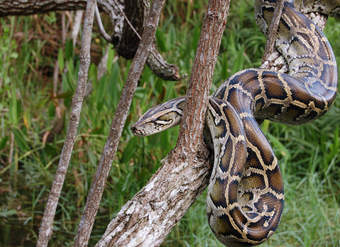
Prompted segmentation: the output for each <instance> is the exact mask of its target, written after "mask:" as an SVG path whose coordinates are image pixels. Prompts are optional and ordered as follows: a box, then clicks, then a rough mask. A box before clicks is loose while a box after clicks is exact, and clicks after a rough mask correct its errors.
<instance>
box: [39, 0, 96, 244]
mask: <svg viewBox="0 0 340 247" xmlns="http://www.w3.org/2000/svg"><path fill="white" fill-rule="evenodd" d="M95 3H96V1H95V0H89V1H88V4H87V7H86V12H85V21H84V30H83V36H82V42H81V43H82V46H81V52H80V66H79V73H78V84H77V89H76V91H75V94H74V96H73V98H72V106H71V113H70V121H69V126H68V131H67V135H66V139H65V143H64V146H63V149H62V152H61V155H60V160H59V164H58V168H57V171H56V175H55V178H54V181H53V184H52V188H51V191H50V194H49V197H48V201H47V203H46V206H45V210H44V216H43V219H42V222H41V225H40V229H39V239H38V242H37V246H47V244H48V241H49V239H50V237H51V236H52V231H53V220H54V216H55V211H56V208H57V205H58V201H59V197H60V193H61V189H62V187H63V184H64V180H65V176H66V172H67V169H68V165H69V162H70V159H71V154H72V150H73V146H74V143H75V141H76V136H77V130H78V125H79V119H80V112H81V108H82V104H83V100H84V96H85V92H86V82H87V75H88V69H89V66H90V61H91V56H90V47H91V34H92V26H93V16H94V10H95Z"/></svg>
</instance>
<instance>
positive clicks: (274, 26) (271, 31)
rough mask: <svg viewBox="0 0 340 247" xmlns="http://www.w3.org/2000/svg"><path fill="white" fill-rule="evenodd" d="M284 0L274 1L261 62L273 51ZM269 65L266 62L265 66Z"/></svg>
mask: <svg viewBox="0 0 340 247" xmlns="http://www.w3.org/2000/svg"><path fill="white" fill-rule="evenodd" d="M284 1H285V0H279V1H277V2H276V7H275V11H274V16H273V19H272V21H271V23H270V26H269V28H268V34H267V42H266V47H265V50H264V54H263V57H262V63H264V62H265V61H267V60H268V58H269V56H270V55H271V54H272V53H273V51H274V45H275V40H276V37H277V30H278V27H279V23H280V19H281V15H282V10H283V6H284ZM269 67H270V64H269V63H268V65H267V68H269Z"/></svg>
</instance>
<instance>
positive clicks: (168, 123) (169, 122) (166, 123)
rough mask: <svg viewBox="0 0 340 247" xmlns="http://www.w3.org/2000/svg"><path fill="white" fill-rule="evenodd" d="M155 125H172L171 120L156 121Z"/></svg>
mask: <svg viewBox="0 0 340 247" xmlns="http://www.w3.org/2000/svg"><path fill="white" fill-rule="evenodd" d="M155 123H156V124H159V125H170V124H171V123H172V119H157V120H156V121H155Z"/></svg>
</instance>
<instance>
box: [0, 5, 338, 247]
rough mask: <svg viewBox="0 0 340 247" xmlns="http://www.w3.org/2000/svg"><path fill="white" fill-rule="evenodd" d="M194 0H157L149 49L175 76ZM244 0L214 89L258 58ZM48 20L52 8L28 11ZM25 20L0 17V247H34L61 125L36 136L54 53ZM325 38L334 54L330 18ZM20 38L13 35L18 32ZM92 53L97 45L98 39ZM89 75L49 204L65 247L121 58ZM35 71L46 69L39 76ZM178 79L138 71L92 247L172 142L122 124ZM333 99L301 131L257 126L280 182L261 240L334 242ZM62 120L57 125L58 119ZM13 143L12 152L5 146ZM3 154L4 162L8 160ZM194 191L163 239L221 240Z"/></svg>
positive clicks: (48, 104)
mask: <svg viewBox="0 0 340 247" xmlns="http://www.w3.org/2000/svg"><path fill="white" fill-rule="evenodd" d="M205 6H206V1H203V0H200V1H192V2H191V1H173V2H170V1H169V2H168V3H167V5H166V7H165V9H164V15H163V16H162V18H161V27H160V28H159V30H158V31H157V41H158V45H159V47H160V50H161V51H162V53H163V54H165V55H166V57H167V58H168V59H169V61H170V62H172V63H176V64H177V65H178V66H179V67H180V70H181V73H182V74H187V75H190V71H191V66H192V63H193V60H194V55H195V48H196V46H197V43H198V39H199V35H200V27H201V21H202V17H203V13H204V10H205ZM252 6H253V1H250V0H247V1H239V2H237V1H234V2H232V8H231V10H230V17H229V19H228V23H227V29H226V32H225V34H224V37H223V40H222V44H221V53H220V56H219V60H218V64H217V66H216V70H215V74H214V85H213V89H212V90H215V89H216V88H217V87H218V86H219V85H220V84H221V83H222V81H223V80H225V79H226V78H228V77H229V76H230V75H232V74H233V73H235V72H237V71H239V70H242V69H245V68H249V67H257V66H258V65H259V64H260V61H261V57H262V53H263V49H264V43H265V38H264V36H263V35H262V34H261V33H260V31H259V29H258V28H257V26H256V24H255V21H254V18H253V12H252V11H253V7H252ZM38 18H39V20H41V21H44V22H48V23H50V25H51V26H53V25H54V26H55V27H57V25H56V22H57V20H58V18H60V16H59V15H56V14H52V13H51V14H48V15H40V16H39V17H38ZM34 23H35V22H34V19H33V17H16V18H14V17H11V18H2V19H0V44H1V46H0V55H1V58H2V59H1V60H0V85H1V86H0V117H1V118H0V246H23V245H25V246H34V243H35V241H36V238H37V232H38V228H39V223H40V220H41V217H42V212H43V209H44V204H45V202H46V199H47V195H48V191H49V189H50V186H51V182H52V180H53V176H54V173H55V170H56V166H57V164H58V159H59V155H60V152H61V148H62V145H63V142H64V138H65V133H66V127H64V130H63V131H62V132H61V133H60V134H58V135H57V136H56V137H55V138H54V140H53V141H52V142H50V143H45V144H44V143H43V142H42V136H43V134H44V133H45V132H46V131H47V130H50V129H51V127H52V125H53V120H54V117H55V114H56V113H55V104H54V103H53V101H52V100H51V91H52V75H51V71H52V72H53V66H54V63H55V61H56V59H57V57H56V56H46V55H44V54H46V49H47V48H48V47H49V46H48V42H46V40H44V39H32V35H34V34H36V32H35V30H36V29H35V24H34ZM326 33H327V36H328V37H329V40H330V42H331V43H332V45H333V48H334V53H335V54H336V56H337V59H338V61H340V59H339V58H340V43H339V42H338V37H339V36H340V23H337V22H336V21H335V20H334V19H330V20H329V23H328V26H327V29H326ZM20 35H21V36H20ZM98 45H99V47H100V46H102V48H99V50H98V51H97V52H99V53H101V52H103V51H104V50H105V42H103V41H99V44H97V47H98ZM55 54H58V60H59V64H60V65H61V67H62V68H63V67H65V68H67V70H68V72H67V73H66V74H65V76H64V77H63V79H62V85H63V86H62V95H61V96H62V97H63V99H64V101H65V105H66V107H67V112H66V122H67V121H68V119H67V118H68V113H69V110H70V102H71V97H72V93H73V91H74V88H75V84H76V81H77V70H78V67H79V61H78V57H77V55H76V52H75V51H73V49H72V47H71V46H69V45H68V46H67V49H65V50H64V49H61V48H58V49H57V52H56V53H55ZM109 56H110V59H109V64H108V72H107V73H106V74H105V75H104V77H103V78H101V79H100V80H99V81H98V80H97V79H96V73H97V71H96V70H97V69H96V66H95V65H94V64H92V65H91V69H90V74H89V77H90V79H91V80H92V85H93V91H92V93H91V94H90V95H89V96H88V97H87V98H86V101H85V104H84V108H83V111H82V115H81V122H80V129H79V135H78V139H77V143H76V145H75V149H74V152H73V155H72V160H71V163H70V167H69V172H68V174H67V177H66V181H65V185H64V188H63V192H62V197H61V200H60V204H59V207H58V209H57V215H56V221H55V227H54V235H53V238H52V240H51V244H50V246H70V245H72V241H73V238H74V236H75V232H76V228H77V224H78V222H79V219H80V215H81V213H82V210H83V206H84V204H85V200H86V194H87V192H88V190H89V187H90V184H91V179H92V175H93V174H94V172H95V170H96V165H97V164H98V160H99V158H100V154H101V151H102V149H103V145H104V143H105V141H106V136H107V134H108V132H109V128H110V124H111V120H112V117H113V114H114V110H115V106H116V105H117V102H118V100H119V95H120V91H121V88H122V86H123V84H124V81H125V79H126V76H127V73H128V68H129V64H130V62H129V61H126V60H124V59H119V60H118V61H116V62H113V57H114V56H115V52H114V50H113V49H110V52H109ZM44 71H47V72H44ZM186 83H187V79H183V80H182V81H180V82H165V81H162V80H160V79H159V78H157V77H155V76H154V75H153V74H152V73H151V71H150V70H149V69H145V70H144V72H143V76H142V78H141V80H140V83H139V86H138V89H137V93H136V96H135V98H134V101H133V104H132V107H131V113H130V115H129V117H128V122H127V125H126V128H125V130H124V132H123V137H122V140H121V143H120V146H119V149H118V153H117V159H116V160H115V161H114V162H113V165H112V169H111V172H110V176H109V179H108V183H107V185H106V189H105V192H104V195H103V200H102V202H101V206H100V210H99V213H98V216H97V219H96V223H95V226H94V230H93V233H92V240H91V245H93V244H94V243H95V242H96V241H97V240H98V239H99V238H100V236H101V234H102V233H103V232H104V230H105V226H106V224H107V223H108V222H109V221H110V218H112V217H113V216H114V215H115V214H116V213H117V212H118V210H119V209H120V207H121V206H122V205H124V203H125V202H126V201H127V200H129V199H130V198H131V197H132V196H133V195H134V194H135V193H136V192H137V191H138V190H139V189H141V188H142V187H143V185H145V183H146V182H147V181H148V179H149V178H150V177H151V175H152V174H153V173H154V172H155V171H156V170H157V168H158V167H159V165H160V160H161V159H162V158H164V157H165V155H166V154H167V153H168V152H169V151H170V150H171V149H172V148H173V147H174V145H175V143H176V138H177V132H178V128H174V129H171V130H169V131H166V132H164V133H161V134H159V135H156V136H150V137H146V138H138V137H134V136H133V135H132V133H131V132H130V130H129V128H128V126H129V125H131V124H132V123H133V122H134V121H135V120H137V118H138V116H140V115H141V114H142V113H143V112H145V111H146V110H147V109H148V108H149V107H151V106H153V105H155V104H158V103H160V102H164V101H166V100H168V99H171V98H174V97H177V96H180V95H184V94H185V89H186V85H187V84H186ZM339 121H340V99H337V100H336V102H335V104H334V106H333V107H332V108H331V110H330V112H328V113H327V114H326V115H325V116H323V117H322V118H321V119H319V120H317V121H314V122H313V123H310V124H306V125H303V126H287V125H282V124H278V123H272V122H265V126H264V131H265V133H266V135H267V137H268V138H269V140H270V142H271V143H272V146H273V148H274V150H275V152H276V154H277V156H278V158H279V161H280V166H281V169H282V172H283V176H284V182H285V196H286V202H285V209H284V213H283V216H282V220H281V224H280V226H279V228H278V230H277V231H276V233H275V234H274V235H273V237H272V238H271V239H270V240H269V241H268V242H267V243H265V244H263V246H285V247H286V246H315V247H318V246H340V209H339V203H340V154H339V150H340V125H339ZM66 126H67V125H66ZM11 145H12V146H13V148H12V150H13V152H12V154H11V153H10V150H11ZM9 157H11V162H9ZM205 197H206V194H205V193H204V194H203V195H201V196H200V197H199V198H198V200H197V201H196V202H195V204H194V205H193V206H192V207H191V208H190V209H189V211H188V213H187V214H186V215H185V216H184V217H183V219H182V220H181V221H180V222H179V224H178V225H176V226H175V227H174V229H173V230H172V232H171V233H170V235H169V236H168V238H167V239H166V241H165V242H164V244H163V246H222V245H221V244H219V243H218V242H217V240H216V239H215V237H214V236H213V234H212V233H211V231H210V229H209V226H208V224H207V220H206V215H205Z"/></svg>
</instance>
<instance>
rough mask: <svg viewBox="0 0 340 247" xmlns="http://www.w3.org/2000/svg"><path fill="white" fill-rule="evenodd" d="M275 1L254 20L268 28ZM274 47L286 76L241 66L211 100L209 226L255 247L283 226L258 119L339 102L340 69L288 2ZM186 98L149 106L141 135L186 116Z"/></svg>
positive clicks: (300, 117)
mask: <svg viewBox="0 0 340 247" xmlns="http://www.w3.org/2000/svg"><path fill="white" fill-rule="evenodd" d="M276 2H277V1H276V0H256V3H255V10H256V19H257V22H258V24H259V25H260V27H261V29H262V31H263V32H264V33H266V32H267V29H268V26H269V25H270V22H271V19H272V17H273V13H274V9H275V6H276ZM275 48H276V50H277V51H278V52H279V53H280V54H281V55H282V56H283V58H284V59H285V61H286V63H287V65H288V73H279V72H275V71H270V70H265V69H259V68H253V69H245V70H242V71H240V72H238V73H236V74H234V75H233V76H231V77H230V78H229V79H228V80H227V81H225V82H224V83H223V84H222V85H221V86H220V87H219V89H218V90H217V91H216V92H215V93H214V94H213V95H212V96H210V97H209V104H208V109H207V113H206V123H205V125H206V127H207V128H206V129H208V130H209V131H206V132H207V133H206V134H205V136H206V137H207V139H210V140H211V141H210V142H211V143H212V147H211V148H212V150H213V151H214V165H213V170H212V173H211V177H210V183H209V186H208V196H207V214H208V221H209V225H210V227H211V229H212V231H213V232H214V234H215V235H216V237H217V238H218V239H219V240H220V241H221V242H222V243H224V244H225V245H226V246H249V245H257V244H260V243H262V242H263V241H265V240H266V239H268V238H269V237H270V236H271V235H272V234H273V233H274V231H275V229H276V228H277V226H278V224H279V221H280V217H281V214H282V210H283V204H284V190H283V179H282V176H281V172H280V168H279V165H278V161H277V158H276V157H275V154H274V152H273V150H272V148H271V146H270V144H269V142H268V141H267V139H266V138H265V136H264V134H263V133H262V131H261V129H260V126H259V123H260V122H261V121H262V120H264V119H270V120H273V121H278V122H282V123H289V124H302V123H305V122H308V121H310V120H313V119H316V118H317V117H319V116H321V115H323V114H324V113H325V112H327V110H328V109H329V107H330V106H331V104H332V103H333V102H334V100H335V96H336V90H337V66H336V61H335V57H334V54H333V51H332V48H331V46H330V44H329V42H328V40H327V38H326V37H325V35H324V34H323V33H322V32H321V31H320V29H319V28H318V27H317V26H316V25H315V24H314V23H313V22H312V21H311V20H309V19H308V18H307V17H306V16H304V15H303V14H301V13H299V12H298V11H297V10H296V9H295V8H294V5H293V3H292V2H291V1H290V2H285V3H284V8H283V11H282V16H281V20H280V23H279V28H278V35H277V39H276V42H275ZM184 105H185V97H180V98H176V99H173V100H170V101H168V102H166V103H163V104H161V105H158V106H155V107H153V108H151V109H150V110H148V111H147V112H146V113H145V114H144V115H143V116H142V117H141V118H140V119H139V120H138V121H137V122H136V123H135V124H134V125H133V126H132V128H131V129H132V131H133V133H134V134H135V135H140V136H146V135H151V134H154V133H158V132H160V131H163V130H165V129H167V128H170V127H172V126H174V125H177V124H178V123H179V122H180V121H181V117H182V115H183V108H184Z"/></svg>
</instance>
